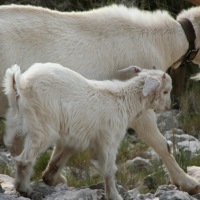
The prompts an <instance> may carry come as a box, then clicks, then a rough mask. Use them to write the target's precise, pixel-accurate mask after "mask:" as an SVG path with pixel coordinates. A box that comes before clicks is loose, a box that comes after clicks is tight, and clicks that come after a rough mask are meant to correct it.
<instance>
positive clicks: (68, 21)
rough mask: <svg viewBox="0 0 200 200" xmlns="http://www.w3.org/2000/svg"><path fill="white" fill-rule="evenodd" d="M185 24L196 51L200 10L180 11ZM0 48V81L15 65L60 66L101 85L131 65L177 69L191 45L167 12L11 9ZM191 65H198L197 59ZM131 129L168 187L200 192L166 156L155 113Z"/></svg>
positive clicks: (1, 18)
mask: <svg viewBox="0 0 200 200" xmlns="http://www.w3.org/2000/svg"><path fill="white" fill-rule="evenodd" d="M183 18H187V19H188V20H190V22H191V23H192V25H193V27H194V30H195V33H196V36H197V37H196V40H195V48H199V47H200V8H199V7H196V8H191V9H189V10H187V11H183V12H182V13H181V14H180V15H178V18H177V19H178V20H181V19H183ZM0 47H1V48H0V65H1V67H0V80H2V79H3V75H4V74H5V71H6V69H7V68H9V67H10V66H12V65H14V64H16V63H17V64H18V65H20V66H21V67H22V71H23V70H25V69H27V68H28V67H29V66H31V65H32V64H33V63H35V62H54V63H59V64H61V65H63V66H65V67H68V68H71V69H72V70H74V71H76V72H78V73H80V74H81V75H83V76H85V77H86V78H90V79H97V80H103V79H113V78H120V79H124V78H128V73H126V72H124V73H121V75H118V74H119V73H117V74H116V71H117V70H119V69H122V68H125V67H126V66H130V65H137V66H141V67H142V68H149V67H150V68H152V66H155V67H156V68H157V69H161V70H163V71H166V70H167V69H168V68H169V66H171V65H173V67H176V66H178V65H179V64H180V62H181V61H180V60H179V58H181V57H182V55H184V54H185V53H186V52H187V50H188V47H189V43H188V41H187V38H186V35H185V33H184V31H183V28H182V26H181V25H180V23H179V22H178V21H177V20H175V19H173V18H172V17H171V16H170V15H169V14H168V13H167V12H162V11H156V12H147V11H140V10H138V9H136V8H126V7H124V6H117V5H113V6H108V7H104V8H100V9H96V10H91V11H88V12H71V13H64V12H62V13H61V12H58V11H51V10H49V9H44V8H39V7H32V6H16V5H11V6H1V7H0ZM193 61H194V62H195V63H197V64H199V63H200V53H198V54H197V55H196V57H195V58H194V60H193ZM0 102H1V105H0V111H1V116H2V115H3V114H4V113H5V111H6V108H7V104H6V102H7V101H6V98H5V95H4V94H3V93H1V94H0ZM143 124H146V126H145V127H144V126H143ZM129 126H130V127H132V128H133V129H134V130H135V131H136V133H137V134H138V135H139V137H140V138H141V139H143V140H144V141H145V142H146V143H147V144H149V145H150V146H151V147H152V148H153V149H154V150H155V151H156V152H157V153H158V154H159V156H160V157H161V158H162V160H163V162H164V164H165V165H166V168H167V170H168V172H169V176H170V179H171V182H172V184H175V185H176V186H177V187H178V188H180V189H181V190H184V191H187V192H189V193H191V194H193V193H198V192H200V185H199V183H198V182H197V181H196V180H194V179H193V178H191V177H190V176H188V175H187V174H186V173H185V172H184V171H183V170H182V169H181V168H180V167H179V165H178V164H177V162H176V161H175V159H174V157H173V155H171V154H170V153H169V151H168V147H167V141H166V139H165V138H164V137H163V136H162V134H161V133H160V132H159V130H158V128H157V125H156V117H155V114H154V112H153V110H148V111H146V112H144V113H143V114H142V115H141V116H140V117H139V118H137V119H136V120H134V121H133V122H132V123H130V124H129ZM58 163H59V162H58ZM55 178H56V177H52V179H55Z"/></svg>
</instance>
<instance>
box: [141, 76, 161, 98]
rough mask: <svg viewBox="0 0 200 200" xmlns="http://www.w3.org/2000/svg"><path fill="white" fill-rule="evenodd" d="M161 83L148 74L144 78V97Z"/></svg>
mask: <svg viewBox="0 0 200 200" xmlns="http://www.w3.org/2000/svg"><path fill="white" fill-rule="evenodd" d="M160 85H161V83H160V81H159V80H158V79H157V78H154V77H152V76H148V77H147V78H146V80H145V83H144V86H143V90H142V93H143V95H144V97H146V96H148V95H149V94H150V93H152V92H154V91H155V90H157V89H158V88H159V87H160Z"/></svg>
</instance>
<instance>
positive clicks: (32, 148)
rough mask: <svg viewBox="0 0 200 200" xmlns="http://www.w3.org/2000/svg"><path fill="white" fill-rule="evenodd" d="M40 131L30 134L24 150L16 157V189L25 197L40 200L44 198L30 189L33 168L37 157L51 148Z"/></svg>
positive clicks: (26, 139)
mask: <svg viewBox="0 0 200 200" xmlns="http://www.w3.org/2000/svg"><path fill="white" fill-rule="evenodd" d="M41 136H43V134H42V133H41V132H40V131H37V132H36V131H32V132H29V133H28V134H27V136H26V138H25V142H24V149H23V151H22V153H21V154H20V155H19V156H16V157H14V160H15V162H16V176H15V187H16V190H17V191H18V192H19V193H20V194H22V195H23V196H27V197H31V198H33V197H32V196H33V195H34V196H35V199H40V197H41V198H42V196H41V195H40V194H36V193H35V192H34V191H33V190H32V188H31V187H30V178H31V175H32V168H33V165H34V163H35V160H36V158H37V156H38V155H39V154H40V153H41V152H42V151H43V150H45V149H46V148H47V147H48V146H49V141H46V142H43V141H45V137H41Z"/></svg>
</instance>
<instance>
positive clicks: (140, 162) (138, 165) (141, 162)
mask: <svg viewBox="0 0 200 200" xmlns="http://www.w3.org/2000/svg"><path fill="white" fill-rule="evenodd" d="M125 165H126V166H127V168H128V169H129V171H130V172H131V173H137V172H139V171H141V170H142V171H145V172H152V171H153V165H152V164H151V162H150V161H149V160H148V159H144V158H141V157H136V158H134V159H133V160H128V161H127V162H126V164H125Z"/></svg>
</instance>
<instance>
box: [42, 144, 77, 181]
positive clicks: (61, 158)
mask: <svg viewBox="0 0 200 200" xmlns="http://www.w3.org/2000/svg"><path fill="white" fill-rule="evenodd" d="M73 153H74V150H73V149H72V148H69V147H66V146H62V145H61V143H57V144H56V146H55V149H54V151H53V154H52V156H51V159H50V161H49V164H48V167H47V169H46V170H45V171H44V172H43V175H42V178H43V181H44V182H45V183H46V184H48V185H57V184H59V183H66V182H67V180H66V178H65V177H64V176H63V175H62V174H61V170H62V168H63V167H64V165H65V163H66V162H67V160H68V159H69V158H70V157H71V155H72V154H73Z"/></svg>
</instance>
